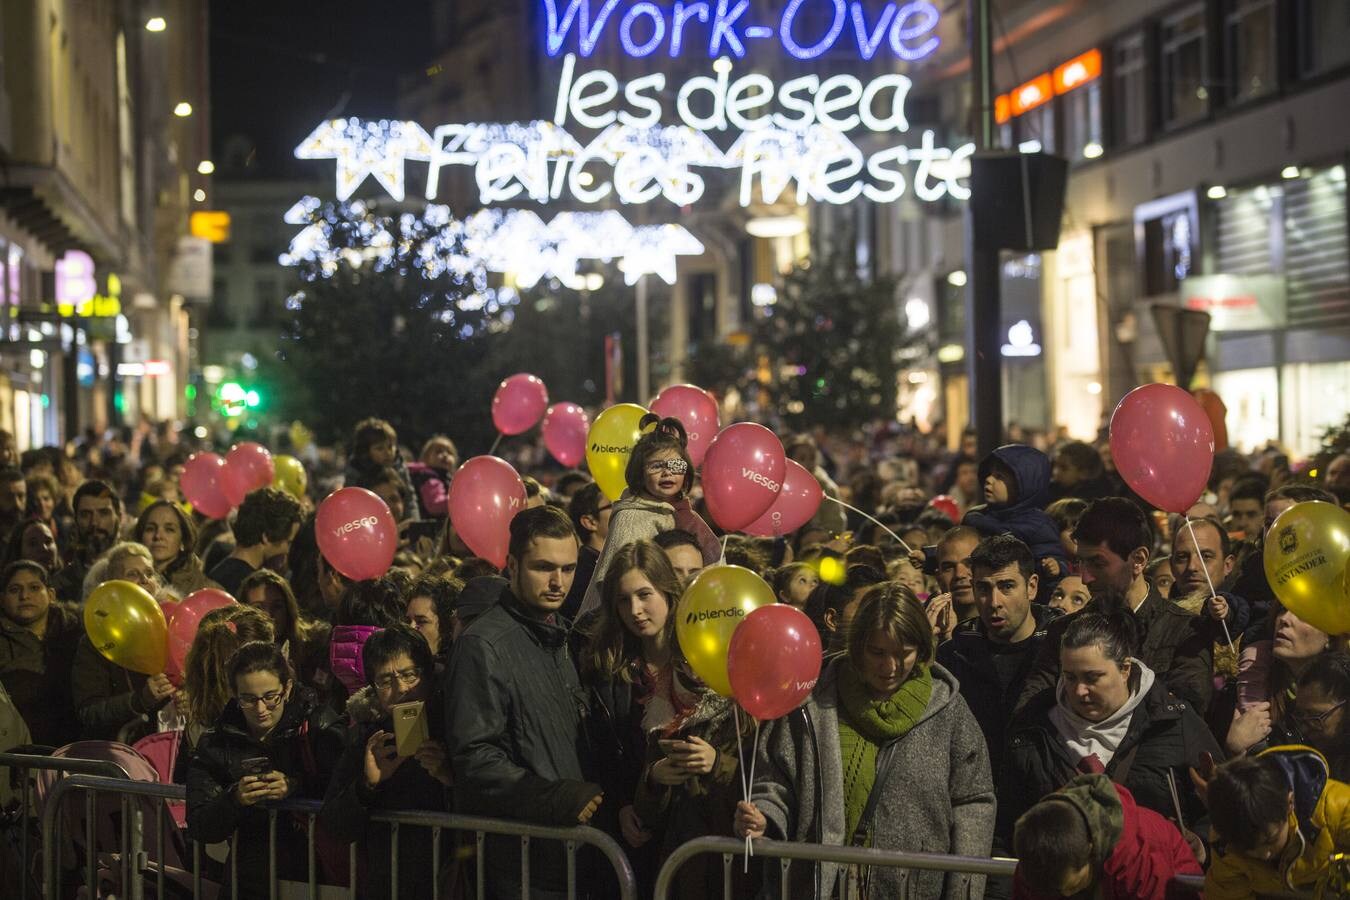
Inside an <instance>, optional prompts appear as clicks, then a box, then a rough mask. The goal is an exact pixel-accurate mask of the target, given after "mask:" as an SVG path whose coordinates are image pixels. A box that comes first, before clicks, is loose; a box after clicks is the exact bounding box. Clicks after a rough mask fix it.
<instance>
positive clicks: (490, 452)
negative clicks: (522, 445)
mask: <svg viewBox="0 0 1350 900" xmlns="http://www.w3.org/2000/svg"><path fill="white" fill-rule="evenodd" d="M503 437H504V435H503V434H502V433H501V432H500V431H499V432H497V439H496V440H495V441H493V442H492V449H491V450H489V451H488V452H487V455H488V456H492V455H493V454H494V453H496V452H497V445H498V444H500V443H501V442H502V438H503Z"/></svg>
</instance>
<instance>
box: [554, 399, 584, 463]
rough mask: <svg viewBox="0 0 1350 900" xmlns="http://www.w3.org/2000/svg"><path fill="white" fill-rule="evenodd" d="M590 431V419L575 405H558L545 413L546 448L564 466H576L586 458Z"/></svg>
mask: <svg viewBox="0 0 1350 900" xmlns="http://www.w3.org/2000/svg"><path fill="white" fill-rule="evenodd" d="M590 430H591V420H590V417H588V416H587V415H586V410H584V409H582V408H581V407H580V406H577V405H576V404H575V403H557V404H554V405H553V406H550V407H549V408H548V412H546V413H544V427H543V432H544V446H545V447H547V448H548V452H549V453H551V454H553V458H554V459H556V460H557V461H558V462H560V463H562V464H563V465H564V466H575V465H577V464H578V463H580V462H581V461H582V460H583V459H585V458H586V435H587V434H588V433H589V432H590Z"/></svg>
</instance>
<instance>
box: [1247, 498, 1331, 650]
mask: <svg viewBox="0 0 1350 900" xmlns="http://www.w3.org/2000/svg"><path fill="white" fill-rule="evenodd" d="M1265 564H1266V580H1267V581H1269V582H1270V587H1271V589H1272V590H1274V591H1275V596H1276V597H1278V598H1279V599H1280V602H1281V603H1282V604H1284V606H1285V608H1286V609H1288V610H1289V611H1290V612H1292V613H1293V614H1294V615H1296V616H1298V617H1299V618H1300V619H1302V620H1303V621H1305V622H1307V623H1308V624H1309V625H1312V626H1313V627H1314V628H1317V629H1319V630H1321V631H1324V632H1326V633H1327V634H1346V633H1350V584H1348V583H1347V572H1350V568H1348V567H1350V512H1346V511H1345V510H1344V509H1342V508H1341V507H1339V506H1336V505H1335V504H1332V503H1324V502H1322V501H1320V500H1313V501H1309V502H1306V503H1296V504H1294V505H1293V506H1291V507H1289V508H1288V509H1286V510H1285V511H1284V512H1282V513H1280V517H1279V518H1278V519H1276V520H1275V524H1274V525H1272V526H1271V527H1270V533H1269V534H1267V535H1266V549H1265Z"/></svg>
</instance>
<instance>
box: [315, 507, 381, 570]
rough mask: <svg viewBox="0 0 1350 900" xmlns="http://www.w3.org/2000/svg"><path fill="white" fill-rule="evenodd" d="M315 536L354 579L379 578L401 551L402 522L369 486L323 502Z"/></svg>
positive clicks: (321, 547) (323, 550) (322, 549)
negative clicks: (399, 540) (396, 553)
mask: <svg viewBox="0 0 1350 900" xmlns="http://www.w3.org/2000/svg"><path fill="white" fill-rule="evenodd" d="M314 536H315V538H316V539H317V540H318V543H319V552H320V553H322V554H323V558H324V559H326V560H328V564H329V565H330V566H332V567H333V568H335V569H337V570H338V571H339V572H341V573H342V574H343V575H346V576H347V577H348V578H350V579H352V580H353V581H367V580H369V579H371V578H379V577H380V576H381V575H383V574H384V573H385V572H388V571H389V566H390V565H391V564H392V563H393V562H394V553H395V551H397V550H398V524H397V523H396V522H394V515H393V513H391V512H390V511H389V506H388V505H387V504H386V503H385V502H384V501H383V500H381V499H380V498H379V496H378V495H376V494H374V493H372V492H371V491H368V490H366V489H365V488H358V487H346V488H343V489H342V490H340V491H334V492H333V493H331V494H329V495H328V496H327V497H325V498H324V499H323V502H322V503H320V504H319V510H318V512H317V513H316V514H315V517H314Z"/></svg>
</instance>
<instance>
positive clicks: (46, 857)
mask: <svg viewBox="0 0 1350 900" xmlns="http://www.w3.org/2000/svg"><path fill="white" fill-rule="evenodd" d="M76 791H85V792H86V800H85V816H86V818H85V832H86V833H85V863H84V865H85V873H86V874H85V878H86V883H87V884H90V885H92V884H94V883H95V879H96V877H97V860H96V859H95V848H94V826H93V819H94V809H95V796H96V795H97V794H99V793H106V794H114V795H118V796H120V798H121V802H122V811H123V819H122V822H123V826H122V843H121V849H122V853H121V854H120V863H121V868H122V884H123V890H124V892H125V894H126V896H127V897H129V898H130V900H142V898H143V896H144V885H143V880H142V872H143V871H144V870H145V869H146V865H145V856H146V854H145V843H144V828H145V823H144V822H143V821H142V816H141V811H140V810H135V811H134V813H133V812H132V811H131V810H130V809H129V804H128V800H129V799H130V798H131V797H150V798H155V799H158V800H161V801H164V800H184V799H186V791H185V789H184V788H183V787H182V786H181V785H167V784H158V783H152V782H144V781H126V780H124V779H115V778H100V777H92V776H85V775H77V776H75V777H71V778H65V779H63V780H61V781H60V782H58V783H57V784H56V786H55V787H54V788H53V790H52V792H51V796H50V797H49V798H48V800H47V802H46V804H45V806H44V809H43V813H42V842H43V846H44V847H45V848H48V852H46V853H44V854H43V885H44V888H45V896H46V897H48V898H54V897H59V896H61V894H60V889H61V867H60V865H59V864H58V859H59V849H58V841H59V823H60V811H61V806H62V803H61V800H62V799H63V798H64V797H65V795H67V794H71V793H73V792H76ZM321 805H322V804H320V803H319V802H317V801H313V800H300V801H284V802H281V803H267V804H263V807H264V808H265V809H266V810H267V811H268V814H269V839H268V875H269V878H268V881H269V884H270V896H271V900H277V896H278V889H279V888H278V878H277V856H276V850H277V845H276V833H277V832H276V829H277V817H278V815H279V814H281V813H298V814H300V815H301V816H303V817H304V819H305V822H306V828H305V833H306V842H307V848H308V865H309V868H308V872H309V882H308V891H307V896H308V897H309V898H311V900H313V898H317V897H319V882H318V866H317V865H316V858H315V837H314V830H315V823H316V820H317V818H318V813H319V808H320V806H321ZM164 816H165V809H164V804H163V803H162V802H161V803H159V804H158V805H157V807H156V812H155V823H154V827H155V834H156V836H157V844H156V848H157V851H158V852H157V855H156V859H157V860H160V861H162V860H163V859H164V858H165V853H164V845H165V826H164ZM370 820H371V821H374V822H381V823H384V824H387V825H389V826H390V839H391V842H392V860H391V862H392V865H391V867H390V893H391V895H392V896H393V897H398V896H399V891H398V884H399V865H398V840H399V838H398V835H399V829H400V828H403V827H419V828H429V829H430V830H431V838H432V869H433V872H432V873H431V874H432V884H431V896H432V898H433V900H439V897H440V869H441V858H440V857H441V852H440V845H441V841H440V838H441V833H442V832H443V831H458V832H465V833H473V834H474V835H475V836H476V843H475V847H476V856H477V858H478V860H479V861H480V865H478V866H477V867H476V868H477V886H476V887H477V897H478V900H484V897H485V896H486V891H487V885H486V873H485V866H484V865H482V864H481V861H482V859H483V851H484V844H485V842H486V838H487V835H489V834H494V835H505V836H514V837H519V838H520V844H521V864H520V876H521V885H522V888H521V896H522V898H524V900H528V897H529V885H530V856H529V845H530V841H531V840H532V839H542V840H550V841H558V842H560V843H562V844H563V846H564V848H565V850H566V853H567V896H568V898H569V900H575V898H576V896H577V865H576V855H577V851H578V849H580V847H582V846H583V845H584V846H590V847H594V848H595V849H596V850H599V851H600V852H601V853H603V854H604V856H605V857H606V859H608V861H609V862H610V864H611V865H612V866H613V869H614V874H615V876H616V878H617V880H618V886H619V898H620V900H637V884H636V880H635V879H634V876H633V867H632V865H631V864H630V863H629V861H628V857H627V856H626V855H625V854H624V852H623V851H622V850H621V849H620V848H619V845H618V843H616V842H615V840H614V839H613V838H611V837H610V836H609V835H607V834H605V833H604V832H602V831H599V830H597V829H595V828H591V827H588V826H577V827H574V828H552V827H547V826H543V825H531V824H527V823H524V822H513V821H507V820H503V819H489V818H482V817H478V816H464V815H457V814H453V813H435V812H422V811H410V812H402V813H384V812H380V813H372V814H371V816H370ZM238 837H239V836H238V833H237V832H236V834H235V835H234V836H233V837H232V838H231V841H230V861H231V872H230V875H231V877H230V884H231V898H232V900H237V897H238V890H239V879H238V877H237V876H238V872H237V869H236V868H235V867H236V866H237V864H238V857H239V855H238V853H237V852H236V851H237V849H238ZM184 874H186V873H184ZM153 876H154V879H155V882H156V893H155V897H156V900H163V898H164V897H165V896H166V894H165V871H164V866H163V865H159V866H157V867H156V871H155V872H154V873H153ZM191 877H192V896H193V898H194V900H195V898H199V897H201V896H202V873H201V844H200V843H199V842H196V841H193V842H192V868H191ZM348 877H349V881H348V887H347V896H348V897H350V898H352V900H355V898H356V890H357V887H356V881H357V878H356V844H355V843H353V844H351V845H350V846H349V849H348ZM414 877H417V878H419V879H420V878H424V877H425V873H416V875H415V876H414Z"/></svg>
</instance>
